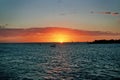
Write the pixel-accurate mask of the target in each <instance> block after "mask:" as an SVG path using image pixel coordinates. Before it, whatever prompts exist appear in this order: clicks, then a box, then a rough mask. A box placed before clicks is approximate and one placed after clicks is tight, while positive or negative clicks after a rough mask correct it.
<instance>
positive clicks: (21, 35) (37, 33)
mask: <svg viewBox="0 0 120 80" xmlns="http://www.w3.org/2000/svg"><path fill="white" fill-rule="evenodd" d="M119 36H120V34H119V33H118V34H116V33H110V32H108V33H107V32H102V31H85V30H77V29H70V28H57V27H46V28H30V29H3V30H2V29H1V30H0V42H59V43H63V42H86V41H94V40H98V39H119V38H120V37H119Z"/></svg>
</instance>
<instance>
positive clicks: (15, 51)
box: [0, 43, 120, 80]
mask: <svg viewBox="0 0 120 80" xmlns="http://www.w3.org/2000/svg"><path fill="white" fill-rule="evenodd" d="M51 45H52V44H37V43H36V44H7V43H6V44H0V80H120V44H87V43H76V44H75V43H71V44H64V43H63V44H56V47H51Z"/></svg>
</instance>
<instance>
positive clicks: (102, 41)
mask: <svg viewBox="0 0 120 80" xmlns="http://www.w3.org/2000/svg"><path fill="white" fill-rule="evenodd" d="M89 43H91V44H120V39H119V40H113V39H111V40H95V41H93V42H89Z"/></svg>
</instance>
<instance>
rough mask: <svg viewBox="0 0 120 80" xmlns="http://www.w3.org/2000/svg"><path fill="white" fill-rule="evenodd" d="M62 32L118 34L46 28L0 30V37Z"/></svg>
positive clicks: (80, 34)
mask: <svg viewBox="0 0 120 80" xmlns="http://www.w3.org/2000/svg"><path fill="white" fill-rule="evenodd" d="M53 31H54V32H55V31H56V32H57V31H59V32H60V31H63V32H66V33H73V34H75V35H77V36H119V35H120V33H112V32H103V31H87V30H78V29H70V28H58V27H46V28H29V29H0V37H13V36H26V35H36V34H40V35H42V34H46V35H47V34H50V33H52V32H53Z"/></svg>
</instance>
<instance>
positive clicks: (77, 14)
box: [0, 0, 120, 42]
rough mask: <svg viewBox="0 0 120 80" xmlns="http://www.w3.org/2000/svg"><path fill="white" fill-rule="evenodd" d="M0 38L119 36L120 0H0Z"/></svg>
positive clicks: (79, 39) (48, 39)
mask: <svg viewBox="0 0 120 80" xmlns="http://www.w3.org/2000/svg"><path fill="white" fill-rule="evenodd" d="M0 26H5V28H4V29H3V28H1V29H0V42H84V41H93V40H96V39H120V0H0Z"/></svg>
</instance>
